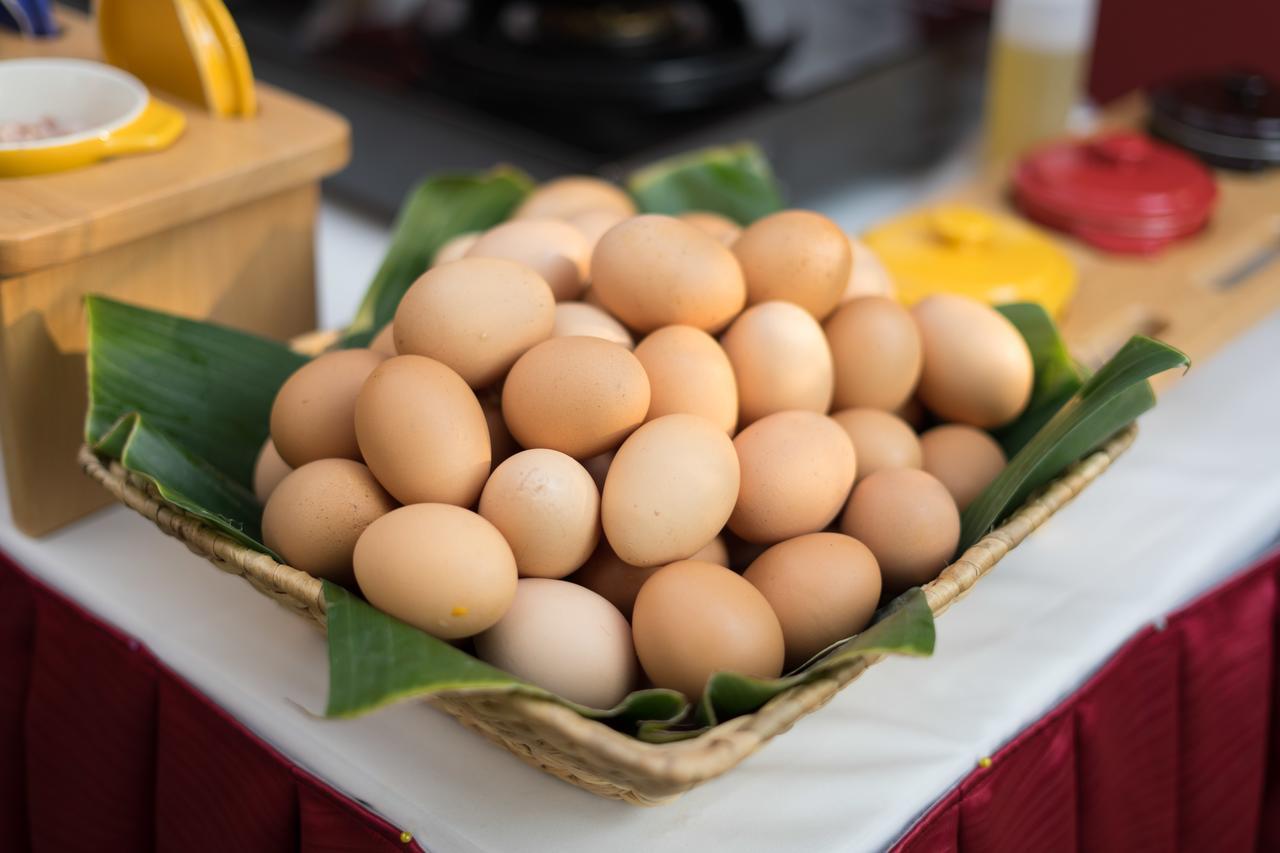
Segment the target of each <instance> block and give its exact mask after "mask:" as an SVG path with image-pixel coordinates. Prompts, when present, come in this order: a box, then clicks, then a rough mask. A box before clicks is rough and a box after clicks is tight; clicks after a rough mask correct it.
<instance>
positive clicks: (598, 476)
mask: <svg viewBox="0 0 1280 853" xmlns="http://www.w3.org/2000/svg"><path fill="white" fill-rule="evenodd" d="M613 456H614V453H613V451H612V450H610V451H608V452H607V453H601V454H599V455H598V456H592V457H590V458H588V459H584V460H582V467H583V468H586V469H587V473H588V474H590V475H591V479H592V480H594V481H595V483H596V488H597V489H599V490H600V491H602V492H603V491H604V478H605V477H607V476H608V475H609V466H610V465H612V464H613Z"/></svg>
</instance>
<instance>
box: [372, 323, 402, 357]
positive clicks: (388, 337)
mask: <svg viewBox="0 0 1280 853" xmlns="http://www.w3.org/2000/svg"><path fill="white" fill-rule="evenodd" d="M369 349H371V350H373V351H374V352H380V353H382V354H383V355H385V356H386V357H387V358H391V356H393V355H399V354H400V353H398V352H396V338H395V329H393V328H392V324H391V323H388V324H387V325H385V326H383V327H382V331H381V332H378V334H376V335H374V336H373V340H372V341H370V342H369Z"/></svg>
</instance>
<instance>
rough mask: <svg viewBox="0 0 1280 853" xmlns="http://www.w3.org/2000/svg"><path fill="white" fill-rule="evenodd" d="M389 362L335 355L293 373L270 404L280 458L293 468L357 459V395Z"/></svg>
mask: <svg viewBox="0 0 1280 853" xmlns="http://www.w3.org/2000/svg"><path fill="white" fill-rule="evenodd" d="M385 358H386V356H384V355H383V354H382V353H377V352H374V351H373V350H367V349H347V350H335V351H334V352H327V353H325V354H324V355H321V356H317V357H316V358H313V359H312V360H311V361H309V362H307V363H306V364H304V365H302V367H300V368H298V369H297V370H295V371H294V372H293V375H292V376H290V377H289V378H288V379H286V380H285V381H284V384H283V385H281V386H280V390H279V391H277V392H276V399H275V402H274V403H273V404H272V405H271V440H272V442H274V443H275V446H276V450H278V451H280V457H281V458H282V459H284V461H285V462H286V463H288V464H289V465H290V466H291V467H293V468H298V467H300V466H302V465H305V464H307V463H308V462H314V461H316V460H317V459H359V458H360V447H359V445H358V444H357V443H356V428H355V405H356V395H357V394H359V393H360V387H361V386H362V385H364V381H365V380H366V379H368V378H369V374H371V373H373V370H374V368H376V367H377V366H378V365H380V364H382V362H383V360H384V359H385Z"/></svg>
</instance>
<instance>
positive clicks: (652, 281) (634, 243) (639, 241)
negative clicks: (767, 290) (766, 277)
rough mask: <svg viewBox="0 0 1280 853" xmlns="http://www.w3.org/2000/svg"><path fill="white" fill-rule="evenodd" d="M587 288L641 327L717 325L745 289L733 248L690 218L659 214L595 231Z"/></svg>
mask: <svg viewBox="0 0 1280 853" xmlns="http://www.w3.org/2000/svg"><path fill="white" fill-rule="evenodd" d="M591 289H592V291H593V293H594V294H595V295H596V296H597V297H598V298H599V299H600V302H601V303H602V304H603V305H604V307H605V308H607V309H608V311H609V313H610V314H613V316H615V317H617V318H618V319H619V320H621V321H622V322H623V323H626V324H627V325H628V326H630V327H631V328H632V329H635V330H637V331H639V332H651V331H653V330H654V329H657V328H661V327H662V326H673V325H686V326H695V327H697V328H699V329H702V330H704V331H709V332H713V331H717V330H719V329H722V328H724V326H725V325H726V324H728V322H729V321H730V320H732V319H733V318H734V317H735V316H736V315H737V313H738V312H739V311H741V310H742V306H743V304H744V302H745V300H746V295H747V294H746V288H745V286H744V285H743V282H742V271H741V270H740V269H739V268H738V264H737V261H735V260H734V258H733V253H732V252H730V251H729V250H728V249H726V248H725V247H724V246H723V245H721V244H720V243H719V242H718V241H717V240H715V239H714V238H713V237H708V236H707V235H706V234H705V233H703V232H702V231H699V230H698V229H697V228H695V227H693V226H692V225H689V224H687V223H684V222H681V221H680V220H678V219H675V218H673V217H670V216H659V215H656V214H649V215H645V216H637V217H634V218H633V219H628V220H627V221H626V222H623V223H622V224H621V225H618V226H617V227H615V228H613V229H611V230H610V231H609V232H608V233H606V234H605V235H604V236H603V237H601V238H600V242H599V243H598V244H596V250H595V253H594V254H593V255H592V256H591Z"/></svg>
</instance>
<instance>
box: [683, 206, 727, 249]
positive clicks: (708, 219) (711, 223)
mask: <svg viewBox="0 0 1280 853" xmlns="http://www.w3.org/2000/svg"><path fill="white" fill-rule="evenodd" d="M676 218H677V219H679V220H680V221H682V222H687V223H689V224H690V225H692V226H693V227H695V228H698V229H700V230H702V231H705V232H706V233H707V234H708V235H710V236H712V237H714V238H716V239H717V240H719V241H720V242H721V243H724V244H725V245H726V246H732V245H733V241H734V240H737V239H738V236H739V235H740V234H742V226H740V225H738V223H736V222H734V221H733V220H732V219H730V218H729V217H727V216H721V215H720V214H718V213H712V212H711V211H709V210H689V211H686V212H684V213H681V214H680V215H679V216H677V217H676Z"/></svg>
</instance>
